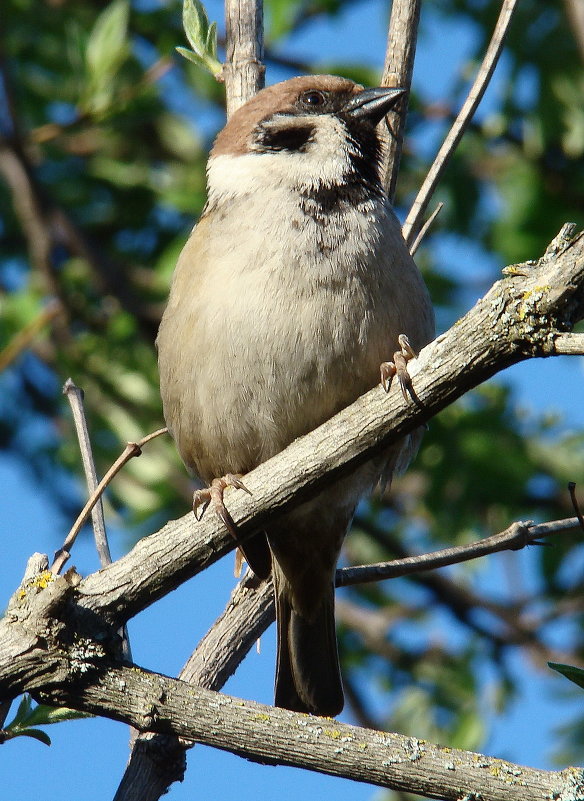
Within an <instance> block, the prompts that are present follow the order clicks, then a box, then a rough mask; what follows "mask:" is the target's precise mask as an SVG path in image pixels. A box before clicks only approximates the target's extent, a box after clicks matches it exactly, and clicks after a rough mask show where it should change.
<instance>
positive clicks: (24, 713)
mask: <svg viewBox="0 0 584 801" xmlns="http://www.w3.org/2000/svg"><path fill="white" fill-rule="evenodd" d="M31 706H32V699H31V697H30V695H28V693H27V694H25V695H23V696H22V700H21V701H20V703H19V705H18V709H17V710H16V715H15V716H14V718H13V720H12V721H11V722H10V723H9V724H8V726H6V728H7V729H8V730H10V729H12V728H18V726H19V725H20V724H22V723H23V722H24V721H25V720H26V719H27V717H28V716H29V714H30V709H31Z"/></svg>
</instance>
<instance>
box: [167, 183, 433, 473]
mask: <svg viewBox="0 0 584 801" xmlns="http://www.w3.org/2000/svg"><path fill="white" fill-rule="evenodd" d="M324 200H325V202H322V199H318V198H317V199H314V198H306V197H304V198H302V197H300V198H299V197H298V193H296V194H295V195H294V196H290V194H289V193H288V194H287V193H281V194H280V196H279V197H278V198H276V199H272V201H271V202H268V203H264V204H263V206H261V208H260V207H258V204H257V203H256V204H254V202H253V201H251V200H249V202H247V203H245V204H241V205H240V207H238V204H234V203H232V204H231V208H226V209H223V213H219V214H218V213H217V212H218V210H217V209H215V210H214V211H213V212H212V213H210V214H208V215H207V216H206V217H204V218H203V219H202V220H201V221H200V223H199V225H198V226H197V228H196V229H195V232H194V233H193V235H192V237H191V239H190V240H189V242H188V243H187V245H186V246H185V249H184V251H183V253H182V255H181V258H180V260H179V264H178V266H177V272H176V275H175V279H174V282H173V288H172V292H171V297H170V301H169V305H168V308H167V311H166V312H165V315H164V319H163V323H162V325H161V331H160V335H159V340H158V344H159V354H160V356H159V360H160V365H161V384H162V394H163V401H164V406H165V415H166V417H167V422H168V423H169V426H170V428H171V430H172V432H173V435H174V436H175V439H176V441H177V444H178V446H179V450H180V451H181V455H182V457H183V459H184V460H185V461H186V462H187V464H189V465H190V466H191V468H192V469H194V470H195V471H196V472H197V473H198V474H199V475H201V477H202V478H204V479H206V480H208V479H209V478H211V477H213V476H216V475H220V474H223V473H225V472H228V471H231V472H242V473H243V472H247V471H248V470H249V469H251V468H253V467H254V466H256V464H258V463H259V462H261V461H264V460H265V459H267V458H269V457H270V456H272V455H273V454H274V453H277V452H278V451H280V450H281V449H282V448H283V447H285V446H286V445H287V444H288V443H289V442H290V441H291V440H293V439H294V438H296V437H298V436H300V435H302V434H304V433H306V432H307V431H310V430H312V429H313V428H314V427H316V426H317V425H319V424H320V423H321V422H323V421H324V420H326V419H328V418H329V417H331V416H332V415H333V414H334V413H336V412H337V411H338V410H340V409H341V408H343V407H344V406H346V405H348V404H349V403H351V402H352V401H353V400H354V399H355V398H357V397H358V396H359V395H360V394H362V393H363V392H364V391H366V390H367V389H369V388H371V387H372V386H374V385H375V384H376V383H377V382H378V380H379V363H380V362H381V361H383V360H384V359H387V358H389V357H390V356H391V353H392V352H393V350H394V349H395V347H396V340H397V335H398V334H399V333H408V328H407V327H405V326H406V324H407V323H408V322H409V323H411V322H412V321H411V320H408V319H407V318H408V317H409V316H411V315H410V314H409V313H408V305H411V300H410V299H408V297H407V296H408V291H409V290H411V289H412V288H413V289H414V290H415V291H418V290H419V287H418V283H417V282H416V281H414V283H413V284H412V282H411V280H410V278H411V277H410V276H409V273H410V272H411V270H412V268H413V270H414V271H415V275H416V276H417V271H416V268H415V266H414V265H413V262H412V261H411V259H410V257H409V255H408V254H407V251H406V250H405V246H404V245H403V240H402V239H401V236H400V235H399V227H398V224H397V221H396V220H395V218H394V217H393V215H392V214H391V212H389V213H388V209H387V207H385V206H384V205H383V204H382V203H377V202H374V201H371V202H370V203H367V204H364V205H362V207H361V208H355V207H344V208H343V207H342V205H339V204H336V205H335V204H334V203H333V202H332V201H333V199H332V198H325V199H324ZM398 273H403V275H401V276H398ZM404 277H405V289H404V288H401V283H400V282H401V281H402V280H403V279H404ZM419 283H420V284H421V279H420V282H419ZM422 286H423V285H422ZM424 291H425V290H424ZM414 294H415V292H414ZM409 327H410V329H411V327H412V326H411V325H410V326H409ZM410 336H414V339H415V334H412V333H410ZM173 342H180V343H181V346H180V353H178V354H176V353H175V351H176V348H175V347H174V346H173ZM168 353H174V354H175V355H174V356H173V357H171V358H168ZM169 363H170V366H169Z"/></svg>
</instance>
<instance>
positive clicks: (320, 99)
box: [300, 89, 325, 108]
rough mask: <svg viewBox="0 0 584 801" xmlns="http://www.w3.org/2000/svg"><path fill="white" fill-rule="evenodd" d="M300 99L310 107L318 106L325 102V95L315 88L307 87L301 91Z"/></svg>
mask: <svg viewBox="0 0 584 801" xmlns="http://www.w3.org/2000/svg"><path fill="white" fill-rule="evenodd" d="M300 100H301V101H302V103H303V104H304V105H305V106H309V107H310V108H318V107H319V106H324V104H325V96H324V95H323V93H322V92H318V91H317V90H316V89H309V90H308V91H307V92H303V93H302V94H301V95H300Z"/></svg>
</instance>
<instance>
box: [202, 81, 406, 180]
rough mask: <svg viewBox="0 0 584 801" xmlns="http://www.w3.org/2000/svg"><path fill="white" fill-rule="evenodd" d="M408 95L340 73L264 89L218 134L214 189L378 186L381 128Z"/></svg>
mask: <svg viewBox="0 0 584 801" xmlns="http://www.w3.org/2000/svg"><path fill="white" fill-rule="evenodd" d="M403 92H404V90H403V89H395V88H387V87H378V88H375V89H364V88H363V87H362V86H360V85H358V84H356V83H354V82H353V81H350V80H347V79H345V78H338V77H335V76H333V75H313V76H303V77H299V78H291V79H290V80H287V81H283V82H282V83H277V84H274V85H273V86H269V87H267V88H266V89H263V90H262V91H261V92H259V93H258V94H257V95H256V96H255V97H253V98H252V99H251V100H250V101H249V102H248V103H246V104H245V105H244V106H242V107H241V108H240V109H238V110H237V111H236V112H235V113H234V114H233V115H232V117H231V119H230V120H229V122H228V123H227V125H226V126H225V128H223V130H222V131H221V132H220V133H219V135H218V136H217V139H216V141H215V145H214V147H213V150H212V151H211V157H210V159H209V189H210V191H216V192H219V193H220V194H223V195H225V194H233V193H236V194H240V193H246V192H249V191H254V190H258V189H260V188H261V185H263V184H264V183H265V182H266V181H269V182H270V183H271V185H272V186H277V185H278V184H279V183H283V184H286V185H288V186H290V185H292V186H294V187H297V188H299V189H301V190H302V189H303V188H310V187H315V188H316V187H322V186H325V187H328V188H331V189H332V188H334V187H336V186H339V185H341V184H343V183H345V184H347V183H352V182H363V183H365V184H370V185H372V186H373V185H375V186H378V185H379V159H380V152H381V146H380V140H379V136H378V134H377V132H376V125H377V124H378V123H379V122H380V121H381V119H382V118H383V117H384V116H385V114H387V112H388V111H389V110H390V109H391V108H393V107H394V106H395V104H396V102H397V101H398V99H399V98H400V97H401V96H402V95H403Z"/></svg>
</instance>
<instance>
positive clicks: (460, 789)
mask: <svg viewBox="0 0 584 801" xmlns="http://www.w3.org/2000/svg"><path fill="white" fill-rule="evenodd" d="M36 696H37V698H38V699H39V700H41V701H43V702H49V703H51V704H58V705H66V706H69V707H73V708H77V709H81V710H82V711H85V712H91V713H95V714H99V715H104V714H105V715H107V716H108V717H111V718H113V719H115V720H121V721H123V722H125V723H128V724H130V725H131V726H134V727H135V728H138V729H142V730H144V729H147V730H151V731H156V732H160V733H162V734H171V733H172V734H175V735H178V736H180V737H187V738H189V739H191V740H194V741H196V742H199V743H204V744H206V745H211V746H214V747H215V748H221V749H224V750H227V751H231V752H232V753H235V754H238V755H239V756H243V757H245V758H247V759H251V760H253V761H256V762H260V763H263V764H266V763H267V764H282V765H291V766H295V767H302V768H306V769H309V770H314V771H318V772H321V773H328V774H331V775H334V776H343V777H346V778H351V779H353V780H354V781H360V782H366V783H368V784H374V785H378V786H380V787H390V788H393V789H397V790H405V791H408V792H414V793H418V794H420V795H423V796H426V797H429V798H440V799H452V800H453V801H454V799H461V798H463V797H468V798H478V797H480V798H481V799H484V801H528V800H529V801H549V799H550V798H562V799H564V801H569V800H570V799H572V801H576V799H581V798H582V793H584V774H583V772H582V771H581V770H577V769H576V768H568V769H567V770H564V771H561V772H555V773H554V772H551V771H544V770H535V769H533V768H524V767H520V766H518V765H514V764H512V763H509V762H505V761H503V760H500V759H494V758H491V757H485V756H482V755H479V754H474V753H471V752H469V751H460V750H457V749H451V748H442V747H440V746H435V745H432V744H430V743H427V742H424V741H421V740H418V739H416V738H414V737H406V736H403V735H399V734H389V733H385V732H378V731H372V730H369V729H362V728H359V727H356V726H349V725H346V724H342V723H338V722H337V721H333V720H330V719H328V718H317V717H312V716H308V715H300V714H297V713H294V712H289V711H287V710H283V709H275V708H273V707H269V706H265V705H262V704H256V703H252V702H248V701H242V700H240V699H237V698H232V697H230V696H226V695H219V694H218V693H214V692H211V691H209V690H203V689H200V688H197V687H193V686H192V685H190V684H186V683H185V682H181V681H179V680H178V679H169V678H167V677H165V676H161V675H159V674H155V673H149V672H146V671H144V670H141V669H138V668H137V667H135V666H133V667H104V668H102V669H97V670H96V671H95V673H94V675H93V676H92V677H91V681H88V680H85V681H83V682H77V683H75V684H73V685H70V686H69V687H67V688H62V687H59V688H57V687H55V688H54V689H48V690H43V691H42V692H41V693H36Z"/></svg>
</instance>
